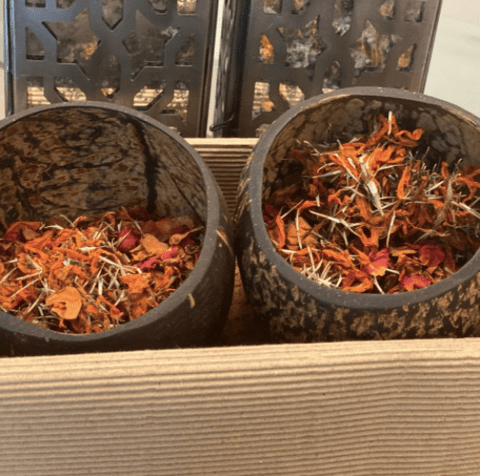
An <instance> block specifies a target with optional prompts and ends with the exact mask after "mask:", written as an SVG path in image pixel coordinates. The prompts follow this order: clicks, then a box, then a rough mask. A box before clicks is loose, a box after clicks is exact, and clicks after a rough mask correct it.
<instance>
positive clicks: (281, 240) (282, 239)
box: [275, 214, 287, 249]
mask: <svg viewBox="0 0 480 476" xmlns="http://www.w3.org/2000/svg"><path fill="white" fill-rule="evenodd" d="M275 224H276V225H277V227H276V230H277V232H278V248H279V249H282V248H285V243H286V239H287V237H286V235H285V223H284V221H283V219H282V217H281V216H280V214H278V215H277V216H276V217H275Z"/></svg>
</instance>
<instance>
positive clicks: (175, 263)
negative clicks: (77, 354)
mask: <svg viewBox="0 0 480 476" xmlns="http://www.w3.org/2000/svg"><path fill="white" fill-rule="evenodd" d="M203 233H204V228H203V227H196V226H195V224H194V221H193V219H192V218H191V217H179V218H159V217H158V216H154V215H151V214H149V213H147V212H146V211H145V210H144V209H143V208H140V207H134V208H131V209H125V208H122V209H118V210H115V211H114V212H106V213H103V214H102V215H101V216H99V217H97V218H95V219H93V220H90V221H89V220H87V217H85V216H80V217H78V218H77V219H75V221H74V222H70V221H69V220H68V219H67V218H66V217H62V219H54V220H50V221H49V222H48V223H41V222H28V221H20V222H16V223H14V224H13V225H11V226H10V227H9V228H8V229H7V231H6V232H5V234H4V235H3V237H2V238H1V239H0V308H1V309H2V310H3V311H5V312H8V313H10V314H12V315H14V316H16V317H19V318H21V319H23V320H25V321H28V322H31V323H34V324H36V325H38V326H40V327H44V328H48V329H51V330H54V331H58V332H64V333H72V334H88V333H92V332H102V331H105V330H108V329H111V328H113V327H117V326H118V325H120V324H123V323H125V322H129V321H131V320H133V319H136V318H138V317H140V316H142V315H143V314H145V313H146V312H147V311H149V310H150V309H152V308H154V307H155V306H157V305H158V304H159V303H160V302H162V301H163V300H164V299H166V298H167V297H168V296H169V295H170V294H172V293H173V292H174V291H175V289H177V288H178V286H179V285H180V284H181V283H182V282H183V281H184V280H185V278H186V277H187V276H188V275H189V273H190V271H191V270H192V269H193V268H194V266H195V264H196V262H197V259H198V256H199V254H200V248H201V241H202V238H203Z"/></svg>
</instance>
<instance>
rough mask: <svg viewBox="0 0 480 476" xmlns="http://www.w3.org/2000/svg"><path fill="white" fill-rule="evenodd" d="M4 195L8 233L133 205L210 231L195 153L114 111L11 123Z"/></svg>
mask: <svg viewBox="0 0 480 476" xmlns="http://www.w3.org/2000/svg"><path fill="white" fill-rule="evenodd" d="M0 190H1V193H0V213H1V215H2V217H1V218H2V220H1V221H2V225H0V229H1V234H3V232H4V231H5V224H7V225H10V224H11V223H14V222H16V221H30V220H36V221H46V220H48V219H51V218H52V217H53V218H55V217H59V216H61V215H64V216H66V217H67V218H69V219H70V220H74V219H75V218H76V217H78V216H81V215H84V216H87V217H88V218H93V217H95V216H98V215H100V214H101V213H103V212H105V211H112V210H115V209H118V208H120V207H126V208H128V207H132V206H140V207H142V208H145V209H146V210H147V211H148V212H149V213H155V214H158V215H159V216H165V217H179V216H190V217H192V218H194V219H195V221H197V222H198V224H199V225H200V224H202V225H205V224H206V214H207V200H206V190H205V184H204V180H203V177H202V172H201V170H200V168H199V166H198V165H197V163H196V161H195V160H194V158H193V157H192V156H191V155H190V153H189V152H188V151H187V150H186V149H185V148H183V147H182V146H181V144H180V143H178V142H177V141H176V139H175V138H174V136H173V135H170V134H169V133H167V132H164V131H163V130H162V129H160V128H159V127H155V126H154V125H152V124H151V123H149V122H147V121H143V120H140V119H138V118H136V117H134V116H131V115H129V114H127V113H125V112H123V111H120V110H116V109H113V108H112V109H109V108H102V107H92V106H89V107H87V106H79V107H67V108H58V107H53V108H48V109H43V110H41V111H38V112H35V113H30V114H23V115H22V116H21V117H19V118H18V119H16V120H14V121H5V123H4V126H3V127H2V128H1V129H0Z"/></svg>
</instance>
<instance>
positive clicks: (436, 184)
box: [263, 112, 480, 294]
mask: <svg viewBox="0 0 480 476" xmlns="http://www.w3.org/2000/svg"><path fill="white" fill-rule="evenodd" d="M370 124H371V125H370V127H371V130H372V131H373V132H371V133H370V134H367V135H363V136H356V137H354V138H353V139H351V140H350V141H349V142H346V143H340V142H339V143H336V144H328V145H316V146H314V145H312V144H310V143H303V144H299V145H298V146H297V147H295V148H293V149H292V150H290V151H289V157H287V158H286V160H288V161H293V163H295V164H296V166H298V167H299V168H300V169H301V170H300V173H297V174H296V177H297V179H295V178H294V179H293V180H292V176H290V178H289V179H287V180H289V181H290V183H283V185H282V188H280V189H277V190H276V191H275V192H273V193H272V195H271V196H270V198H269V199H268V200H266V201H264V203H263V213H264V220H265V223H266V226H267V230H268V233H269V235H270V238H271V239H272V242H273V244H274V246H275V248H276V250H277V252H278V253H280V254H281V255H282V256H283V257H284V258H285V259H286V260H287V261H288V262H289V263H290V264H291V265H292V266H293V267H294V268H295V269H296V270H297V271H299V272H300V273H302V274H303V275H304V276H306V277H308V278H310V279H312V280H313V281H316V282H317V283H319V284H321V285H324V286H328V287H331V288H336V289H342V290H344V291H352V292H358V293H382V294H385V293H397V292H402V291H412V290H415V289H420V288H423V287H425V286H428V285H430V284H433V283H436V282H438V281H440V280H441V279H444V278H446V277H448V276H450V275H451V274H453V273H455V272H456V271H458V269H459V268H460V267H461V266H463V265H464V264H465V263H466V262H467V261H468V260H469V259H470V258H471V257H472V256H473V254H474V252H475V251H476V250H477V249H478V248H479V246H480V242H479V237H480V220H479V218H480V204H479V202H480V195H478V194H477V190H479V189H480V182H478V181H477V180H476V179H477V177H478V176H479V175H480V168H475V167H473V166H471V165H465V166H462V165H461V164H460V163H459V164H457V165H456V166H455V168H454V169H453V170H451V169H450V168H449V166H448V164H447V163H445V162H443V163H438V164H436V165H434V166H432V167H429V166H427V164H426V161H425V160H424V158H425V155H427V154H428V151H429V150H428V149H427V151H425V154H424V155H423V156H422V157H419V156H418V155H419V154H418V151H417V152H416V151H415V148H416V147H417V146H418V141H419V139H420V138H421V137H422V135H423V133H424V131H423V130H422V129H416V130H414V131H413V132H410V131H407V130H400V128H399V126H398V124H397V122H396V119H395V116H394V115H393V114H392V113H391V112H390V113H389V115H388V117H385V116H383V115H381V116H379V117H378V118H374V119H373V120H371V121H370ZM430 160H431V159H430ZM294 175H295V174H294Z"/></svg>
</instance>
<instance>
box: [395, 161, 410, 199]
mask: <svg viewBox="0 0 480 476" xmlns="http://www.w3.org/2000/svg"><path fill="white" fill-rule="evenodd" d="M411 178H412V170H411V169H410V167H405V168H404V169H403V173H402V177H401V179H400V181H399V182H398V186H397V197H398V199H399V200H403V199H404V198H405V196H406V192H405V188H407V187H409V186H410V179H411Z"/></svg>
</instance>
